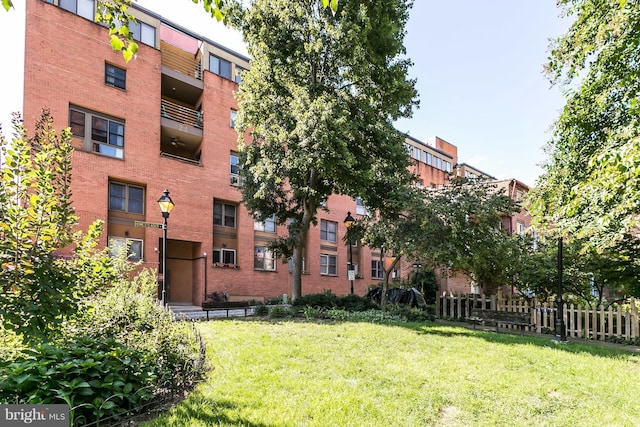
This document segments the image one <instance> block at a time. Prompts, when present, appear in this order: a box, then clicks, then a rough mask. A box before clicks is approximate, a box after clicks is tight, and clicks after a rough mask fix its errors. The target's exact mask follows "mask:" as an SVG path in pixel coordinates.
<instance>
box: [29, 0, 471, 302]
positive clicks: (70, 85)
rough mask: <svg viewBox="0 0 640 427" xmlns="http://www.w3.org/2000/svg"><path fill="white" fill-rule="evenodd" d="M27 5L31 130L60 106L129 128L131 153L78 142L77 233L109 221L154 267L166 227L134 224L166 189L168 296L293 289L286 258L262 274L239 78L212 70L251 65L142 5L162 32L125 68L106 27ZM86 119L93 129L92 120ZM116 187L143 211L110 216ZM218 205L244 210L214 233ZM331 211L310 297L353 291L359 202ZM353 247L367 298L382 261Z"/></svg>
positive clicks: (443, 177) (407, 266) (64, 112)
mask: <svg viewBox="0 0 640 427" xmlns="http://www.w3.org/2000/svg"><path fill="white" fill-rule="evenodd" d="M26 4H27V7H26V35H25V79H24V122H25V124H26V126H27V127H28V126H30V125H32V124H33V123H35V121H36V120H37V118H38V117H39V114H40V110H41V108H43V107H46V108H49V109H50V110H51V113H52V115H53V117H54V119H55V127H56V128H57V129H62V128H64V127H67V126H69V125H70V123H71V121H72V120H71V115H72V112H71V110H72V109H76V110H78V111H80V112H82V113H84V114H85V117H87V118H89V119H92V118H95V116H99V118H100V119H102V120H105V121H109V123H111V121H112V122H113V123H116V125H117V124H119V125H123V126H124V147H123V148H122V150H121V152H122V158H118V157H117V156H116V157H114V156H111V155H104V154H100V153H97V152H95V150H97V149H106V150H113V149H114V147H113V146H109V145H108V144H106V145H105V146H104V147H102V148H100V147H99V148H95V147H96V145H94V144H93V143H92V141H90V140H88V139H87V138H82V137H74V142H73V144H74V146H75V147H76V148H77V149H76V150H75V151H74V154H73V160H72V162H73V180H72V189H73V204H74V207H75V208H76V212H77V214H78V216H79V218H80V228H81V229H83V230H86V229H87V227H88V226H89V224H91V223H92V222H93V221H95V220H98V219H101V220H103V221H105V223H106V226H105V233H104V234H103V236H102V240H101V244H102V245H107V240H108V236H111V237H112V238H117V239H134V240H136V241H139V242H142V245H143V253H142V259H143V262H144V266H145V267H149V268H153V269H157V268H159V265H160V263H161V262H160V260H161V247H162V230H161V229H159V228H145V227H139V226H136V221H138V222H147V223H161V222H162V217H161V214H160V211H159V208H158V205H157V203H156V201H157V199H158V198H159V197H160V196H161V195H162V192H163V190H164V189H165V188H166V189H168V190H169V191H170V196H171V197H172V199H173V201H174V203H175V208H174V210H173V211H172V212H171V215H170V217H169V219H168V228H167V234H168V240H167V267H168V268H167V270H168V276H169V279H170V280H169V283H170V284H171V285H170V290H169V301H171V302H176V303H194V304H199V303H200V302H202V300H203V298H204V295H205V286H206V291H207V292H213V291H218V292H227V293H229V294H230V295H232V296H246V297H255V298H256V299H262V298H272V297H275V296H280V295H282V294H289V293H290V292H291V280H292V276H291V274H290V273H289V272H288V271H289V269H288V265H287V264H284V263H283V262H282V261H280V260H278V261H277V263H276V269H275V271H264V270H259V269H255V268H254V251H255V250H256V246H259V245H261V244H264V243H265V242H266V241H268V240H269V238H272V237H273V235H271V236H270V235H269V233H267V232H263V231H260V230H255V227H254V221H253V219H252V218H251V217H250V215H249V214H248V212H247V211H246V209H245V208H244V207H243V206H242V204H241V203H240V202H241V194H240V191H239V189H238V187H237V186H236V185H232V183H230V168H231V164H230V162H231V159H230V156H232V155H233V153H234V151H235V150H236V145H237V142H236V137H237V136H236V132H235V130H234V129H233V128H232V127H231V126H230V115H231V111H232V110H235V109H237V103H236V101H235V99H234V97H233V92H234V91H235V90H237V83H236V82H235V81H234V78H233V76H231V77H230V78H225V77H222V76H220V75H218V74H216V73H214V72H212V71H211V70H209V65H210V63H209V54H213V55H215V57H219V58H221V59H222V62H223V63H225V64H226V62H225V61H228V62H229V63H230V64H232V65H233V67H241V68H248V66H249V62H248V58H245V57H243V56H242V55H238V54H235V53H233V52H231V51H229V50H227V49H225V48H224V47H223V46H220V45H217V44H216V43H214V42H211V41H209V40H207V39H205V38H201V37H199V36H197V35H195V34H191V33H189V32H188V30H185V29H183V28H180V27H178V26H174V25H173V24H171V23H170V22H168V21H166V20H164V19H163V18H162V17H160V16H158V15H156V14H154V13H153V12H150V11H147V10H144V9H141V8H139V9H134V14H135V15H136V16H137V17H138V21H139V22H143V23H146V24H147V25H148V26H149V28H155V42H151V43H150V44H152V45H153V46H149V45H147V44H144V43H139V51H138V53H137V56H136V57H135V59H133V60H132V61H130V62H129V63H125V62H124V60H123V58H122V55H121V54H120V53H119V52H115V51H113V50H112V48H111V46H110V44H109V36H108V31H107V29H106V28H105V27H103V26H101V25H98V24H96V23H94V22H92V21H91V20H88V19H85V18H82V17H80V16H78V15H76V14H75V13H72V12H69V11H67V10H64V9H62V8H61V7H58V6H57V4H58V1H57V0H55V1H52V2H47V1H42V0H26ZM168 40H171V43H173V45H172V44H171V43H169V42H168ZM194 40H195V43H194ZM181 43H182V44H181ZM175 45H180V46H182V47H180V48H176V47H175ZM185 46H197V48H198V50H197V51H196V52H186V51H181V49H190V48H189V47H185ZM200 46H201V47H200ZM181 52H182V54H183V55H182V57H183V58H181ZM170 55H174V56H175V57H176V58H177V59H176V60H183V59H185V58H187V59H188V58H191V61H194V58H195V59H198V58H202V62H201V65H202V69H203V70H204V71H203V72H202V74H201V75H199V74H198V73H199V71H198V69H196V70H195V74H194V73H193V71H189V73H190V75H186V74H185V72H184V69H182V70H180V69H179V68H180V67H181V66H178V67H177V68H175V67H170V66H167V62H166V60H168V59H169V56H170ZM187 62H188V61H187ZM107 64H109V65H113V66H116V67H117V68H119V69H122V70H125V72H126V88H125V89H121V88H118V87H114V86H113V85H112V84H108V83H105V67H106V65H107ZM187 65H188V64H187ZM185 66H186V65H185ZM176 69H177V71H176ZM192 91H195V92H194V93H195V96H194V95H192ZM171 109H172V110H171ZM167 110H170V111H169V112H167ZM177 115H178V116H179V118H177V117H176V116H177ZM202 119H204V120H202ZM85 123H86V124H87V126H88V127H89V128H91V129H90V130H91V131H93V127H92V126H93V125H92V123H93V122H91V121H86V122H85ZM109 129H110V128H109ZM85 131H86V129H85ZM91 138H93V136H92V137H91ZM407 143H408V144H409V145H411V146H412V147H417V148H416V149H420V150H422V151H421V153H423V154H424V153H426V152H429V153H431V154H433V155H434V156H436V157H438V158H440V159H441V161H443V162H449V167H450V169H451V168H453V166H455V165H456V164H457V162H458V156H457V148H456V147H455V146H453V145H452V144H449V143H447V142H446V141H444V140H441V139H439V138H436V139H435V140H434V142H432V143H427V144H425V143H422V142H420V141H418V140H415V139H412V138H408V139H407ZM116 148H117V147H116ZM425 156H426V155H425ZM425 158H426V157H425ZM422 160H424V159H422ZM444 164H445V163H442V165H444ZM414 167H415V168H416V171H417V172H418V173H419V175H420V176H421V177H422V179H423V185H425V186H428V185H432V186H439V185H442V184H444V183H446V181H447V179H448V176H449V172H452V170H449V171H447V170H445V168H444V166H443V167H435V166H434V165H427V164H426V163H424V161H422V162H418V163H417V165H416V166H414ZM110 184H113V185H116V186H120V187H122V188H126V189H127V190H126V191H142V193H143V195H144V198H143V200H142V204H143V207H142V211H137V212H120V211H116V210H113V209H111V210H110V190H109V189H110ZM127 197H128V198H127V199H126V203H130V200H131V199H133V197H132V196H127ZM123 200H124V199H123ZM217 202H218V203H222V204H223V205H224V206H235V207H236V213H235V224H234V226H233V227H224V226H219V225H215V226H214V205H215V204H216V203H217ZM326 207H327V209H328V212H321V213H319V218H320V219H322V220H327V221H333V222H335V223H337V241H336V242H334V243H327V242H322V241H321V240H320V228H319V227H312V228H311V230H310V231H309V238H308V245H307V248H306V256H305V268H304V270H305V272H304V274H303V279H302V280H303V284H302V291H303V294H307V293H316V292H322V291H324V290H331V291H333V292H334V293H336V294H339V295H340V294H347V293H349V286H350V283H349V281H348V279H347V267H346V264H347V261H348V247H347V245H345V244H344V242H343V237H344V235H345V232H346V229H345V227H344V225H343V220H344V218H345V216H346V213H347V211H350V212H352V214H353V215H354V216H356V218H357V208H356V202H355V201H354V200H352V199H350V198H347V197H344V196H332V197H331V198H330V199H329V200H328V201H327V206H326ZM225 209H226V208H225ZM279 232H280V233H282V230H279ZM214 250H216V251H220V253H221V254H222V253H223V252H224V251H233V250H235V255H236V260H235V263H234V264H233V265H225V263H224V262H221V263H218V264H214V263H213V252H214ZM353 250H354V263H357V264H358V267H359V268H358V273H359V274H358V278H356V280H355V281H354V288H355V293H356V294H359V295H363V294H364V293H365V292H366V290H367V288H368V286H370V285H371V284H375V283H377V282H378V280H375V279H372V277H371V274H372V272H371V261H372V259H374V258H373V256H374V255H372V252H371V250H369V249H368V248H361V247H354V248H353ZM321 253H326V254H330V255H335V256H336V257H337V274H336V275H335V276H332V275H331V276H330V275H321V274H320V255H321ZM205 254H206V258H205ZM221 256H222V255H221ZM375 259H378V258H375ZM410 273H411V262H405V263H404V264H402V265H401V268H400V275H401V276H402V277H406V276H407V275H409V274H410ZM205 277H206V281H205ZM205 282H206V283H205Z"/></svg>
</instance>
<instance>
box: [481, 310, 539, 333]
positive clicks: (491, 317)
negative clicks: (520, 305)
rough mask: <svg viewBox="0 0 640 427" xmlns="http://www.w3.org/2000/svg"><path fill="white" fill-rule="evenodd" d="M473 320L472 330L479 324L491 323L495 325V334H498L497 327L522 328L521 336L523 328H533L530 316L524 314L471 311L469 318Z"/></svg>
mask: <svg viewBox="0 0 640 427" xmlns="http://www.w3.org/2000/svg"><path fill="white" fill-rule="evenodd" d="M469 318H470V319H471V320H473V329H475V328H476V324H478V323H479V322H481V323H483V324H484V322H492V323H495V325H496V332H498V325H500V324H505V325H516V326H522V327H523V329H521V334H524V327H526V326H535V325H533V324H532V323H531V314H530V313H525V312H515V311H498V310H471V316H470V317H469Z"/></svg>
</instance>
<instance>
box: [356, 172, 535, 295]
mask: <svg viewBox="0 0 640 427" xmlns="http://www.w3.org/2000/svg"><path fill="white" fill-rule="evenodd" d="M396 194H397V195H398V196H401V197H400V198H399V199H398V200H397V204H396V205H395V206H396V209H395V210H393V209H390V207H389V206H386V207H385V209H382V210H380V211H379V212H377V213H376V215H375V216H373V217H371V218H369V221H367V222H361V223H360V224H358V226H357V227H356V229H355V230H356V231H358V230H362V231H360V232H361V233H362V234H363V241H364V242H365V243H366V244H367V245H369V246H372V247H379V248H382V249H383V250H384V251H385V252H386V253H387V255H389V256H391V258H392V260H393V261H392V263H390V264H391V265H387V266H386V277H388V275H389V273H390V271H391V270H392V269H393V268H394V267H395V265H397V263H398V262H399V261H400V259H401V258H402V257H407V258H409V259H413V258H417V259H419V260H421V262H422V263H423V264H424V265H426V266H428V267H429V269H430V270H431V269H439V268H443V267H444V268H446V269H448V270H451V271H463V272H465V273H467V274H469V275H470V276H471V277H472V278H473V279H474V280H475V281H476V282H477V283H478V284H480V285H481V286H483V287H484V289H485V290H486V291H489V292H490V291H491V290H492V289H494V288H496V287H498V286H502V285H512V284H514V283H515V280H516V279H517V271H516V269H517V267H518V263H516V262H514V260H516V259H519V258H520V257H521V255H522V253H523V251H522V247H523V245H522V243H521V240H522V239H521V238H520V236H510V235H508V234H507V233H506V232H504V231H502V230H500V227H499V226H498V225H499V224H500V222H501V217H502V216H503V215H511V214H513V213H514V212H515V211H517V210H519V207H518V206H517V204H516V202H515V201H514V200H512V199H511V198H510V197H508V196H507V195H506V194H505V193H504V192H503V191H502V190H501V189H499V188H498V187H497V186H496V185H495V184H492V183H490V182H483V181H479V182H478V181H475V180H469V179H467V178H452V179H451V180H450V181H449V183H448V185H445V186H443V187H441V188H439V189H435V190H432V189H423V188H415V187H414V188H410V189H408V190H405V192H404V193H402V194H401V193H399V192H396ZM386 285H387V280H385V281H384V282H383V290H384V291H386Z"/></svg>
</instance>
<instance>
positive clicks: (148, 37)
mask: <svg viewBox="0 0 640 427" xmlns="http://www.w3.org/2000/svg"><path fill="white" fill-rule="evenodd" d="M129 31H131V33H132V34H133V38H134V40H137V41H139V42H142V43H144V44H146V45H149V46H152V47H155V46H156V29H155V27H153V26H151V25H149V24H145V23H144V22H140V21H137V22H129Z"/></svg>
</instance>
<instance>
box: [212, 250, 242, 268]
mask: <svg viewBox="0 0 640 427" xmlns="http://www.w3.org/2000/svg"><path fill="white" fill-rule="evenodd" d="M227 256H230V257H231V260H232V261H233V262H225V260H226V259H227ZM213 263H214V264H223V265H230V266H231V265H233V266H235V265H236V264H237V261H236V250H235V249H227V248H214V249H213Z"/></svg>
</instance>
